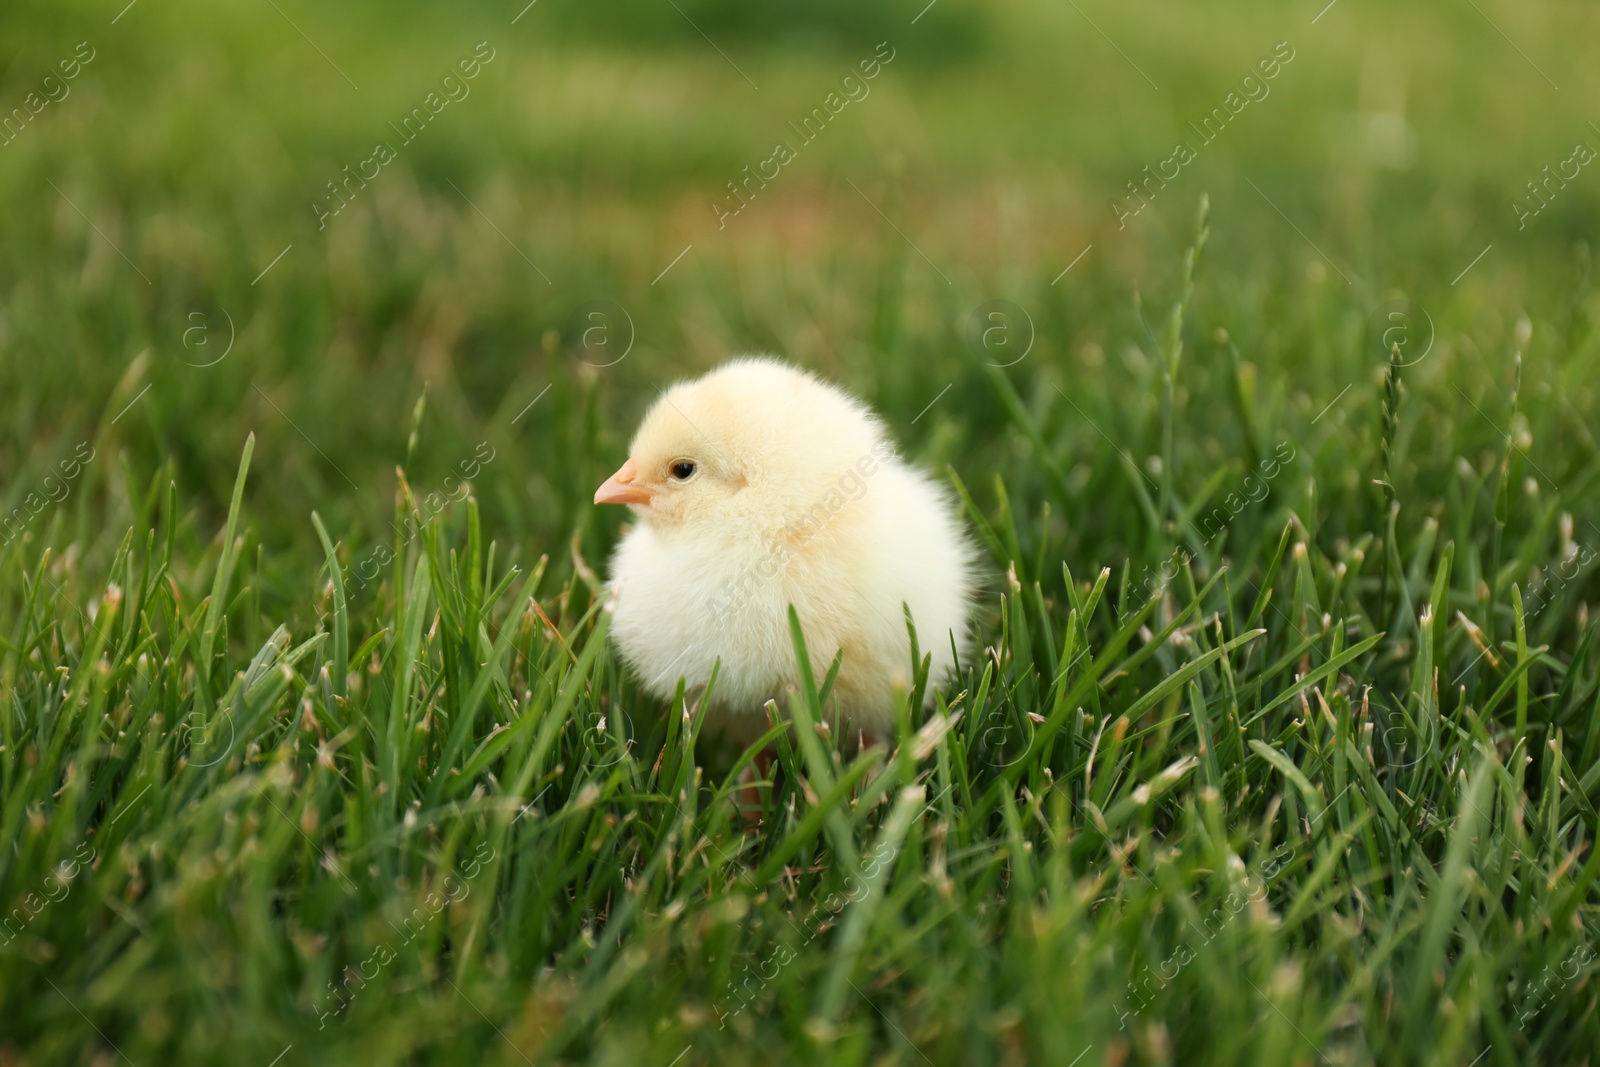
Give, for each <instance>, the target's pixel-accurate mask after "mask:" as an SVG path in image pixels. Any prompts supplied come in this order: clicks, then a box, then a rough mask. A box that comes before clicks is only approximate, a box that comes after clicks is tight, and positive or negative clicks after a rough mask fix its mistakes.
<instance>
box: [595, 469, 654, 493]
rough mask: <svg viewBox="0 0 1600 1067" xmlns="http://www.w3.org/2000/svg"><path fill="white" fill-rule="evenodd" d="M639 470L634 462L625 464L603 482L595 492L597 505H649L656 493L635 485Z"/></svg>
mask: <svg viewBox="0 0 1600 1067" xmlns="http://www.w3.org/2000/svg"><path fill="white" fill-rule="evenodd" d="M638 473H639V469H638V468H637V467H635V466H634V465H633V460H631V459H630V460H628V462H626V463H624V464H623V465H622V467H621V469H619V470H618V471H617V473H615V474H613V475H612V476H611V477H609V478H607V479H606V480H605V482H603V483H602V484H601V486H600V488H598V489H596V490H595V491H594V502H595V503H596V504H649V503H650V499H651V498H652V497H653V496H655V493H653V492H651V491H650V490H649V489H645V488H643V487H641V486H637V485H634V484H633V480H634V478H635V477H637V476H638Z"/></svg>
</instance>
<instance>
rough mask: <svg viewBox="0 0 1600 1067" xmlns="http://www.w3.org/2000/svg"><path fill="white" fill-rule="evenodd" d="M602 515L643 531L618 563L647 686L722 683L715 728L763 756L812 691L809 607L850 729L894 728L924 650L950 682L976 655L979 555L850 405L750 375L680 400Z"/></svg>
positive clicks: (793, 381) (620, 601) (625, 621)
mask: <svg viewBox="0 0 1600 1067" xmlns="http://www.w3.org/2000/svg"><path fill="white" fill-rule="evenodd" d="M594 499H595V503H597V504H626V505H628V506H629V507H630V508H632V509H633V512H634V514H635V515H637V516H638V518H639V519H640V520H641V521H640V522H639V524H638V525H636V526H634V527H633V529H632V530H630V531H629V532H628V534H627V535H626V536H625V537H624V538H623V540H622V543H621V544H620V545H619V546H618V547H617V551H616V555H615V556H614V557H613V559H612V561H611V597H612V603H613V610H614V615H613V619H612V624H611V633H612V635H613V636H614V637H615V639H616V641H617V644H618V646H619V647H620V649H621V651H622V655H623V657H624V659H626V661H627V662H628V664H629V665H630V666H631V667H632V668H633V670H634V671H635V672H636V673H637V675H638V677H639V679H640V680H641V681H642V682H643V684H644V687H645V688H646V689H647V690H648V691H650V692H651V693H653V694H655V695H656V696H659V697H662V698H670V697H671V695H672V693H673V692H674V690H675V689H676V687H677V682H678V679H679V678H680V677H681V678H683V679H685V681H686V682H687V684H688V685H690V686H696V685H704V684H705V683H706V682H707V681H708V680H709V679H710V677H711V669H712V665H713V664H714V663H716V661H717V660H719V659H720V660H721V661H722V666H721V668H720V670H719V671H718V674H717V683H716V686H715V689H714V690H713V693H712V705H711V707H710V708H709V709H708V714H709V716H710V722H711V723H712V724H713V725H714V726H716V727H718V728H720V729H721V730H723V731H725V732H726V733H728V734H729V735H731V736H732V737H734V738H735V739H736V740H739V741H741V742H744V743H747V742H748V741H749V740H751V739H753V738H754V737H756V736H758V735H759V734H760V733H761V732H762V731H763V730H764V729H765V728H766V717H765V713H764V711H763V708H764V705H765V703H766V702H767V701H768V700H771V699H776V700H777V701H778V706H779V707H780V708H785V709H787V707H788V700H787V697H786V696H785V694H786V692H787V691H788V690H789V689H790V687H791V686H795V685H796V684H797V682H798V678H799V674H798V668H797V662H796V657H795V653H794V645H793V641H792V640H791V637H790V633H789V617H788V609H789V605H790V604H793V605H794V607H795V610H796V612H798V614H799V617H800V623H801V626H802V627H803V628H804V630H805V635H806V642H807V646H808V648H809V650H810V653H811V656H812V659H813V663H812V669H813V670H814V671H815V672H816V677H817V679H818V681H819V682H820V681H821V679H822V676H823V674H824V672H826V671H827V669H828V667H829V665H830V664H831V663H832V662H833V657H834V655H835V654H836V653H837V652H839V651H840V650H841V649H842V650H843V652H844V656H843V660H842V662H841V665H840V668H839V676H838V680H837V682H836V683H835V687H834V692H835V694H836V696H837V699H838V701H839V704H838V707H839V710H840V711H841V712H842V715H843V718H844V719H845V720H846V721H847V723H848V724H849V726H850V728H851V729H852V730H861V731H865V732H867V733H869V734H877V733H882V732H884V731H885V730H886V728H890V727H892V725H893V723H894V695H893V693H894V689H895V687H896V686H900V687H902V688H904V687H905V686H907V685H908V684H909V679H910V675H911V641H910V636H909V635H908V634H907V632H906V623H905V613H904V609H903V608H902V606H901V605H902V604H904V605H907V606H909V608H910V610H911V617H912V619H913V621H914V623H915V625H916V628H917V643H918V645H919V646H920V648H921V651H922V652H923V653H924V654H928V653H931V654H932V656H933V670H932V675H931V677H932V679H933V680H934V682H935V683H939V682H942V681H944V680H945V679H946V678H947V676H948V675H949V674H950V672H951V671H952V669H953V668H954V665H955V663H954V657H955V652H954V651H953V650H959V651H960V655H961V656H962V658H963V660H964V659H965V658H966V654H967V649H968V646H969V640H970V639H969V634H968V627H967V618H968V613H969V603H970V601H971V598H972V588H973V575H974V566H975V560H974V553H973V551H972V549H971V546H970V545H969V543H968V542H967V540H966V538H965V536H964V534H963V532H962V527H961V522H960V519H959V518H958V516H957V512H956V509H955V506H954V504H953V502H952V500H951V498H950V496H949V494H948V492H947V491H946V490H945V489H944V488H943V487H941V486H940V485H938V484H937V483H935V482H934V481H933V480H932V479H931V478H929V477H928V476H927V475H926V474H924V473H922V472H921V471H919V470H916V469H914V468H912V467H910V466H908V465H907V464H906V463H904V462H903V461H902V460H901V459H900V458H899V456H898V455H896V453H895V450H894V446H893V444H892V443H891V442H890V440H889V438H888V435H887V434H886V433H885V431H884V428H883V425H882V423H881V422H879V420H878V419H877V417H876V416H875V415H873V413H872V412H871V411H870V410H869V409H868V408H867V407H866V406H865V405H863V404H861V403H860V402H859V401H857V400H855V399H854V398H852V397H850V396H849V395H847V394H846V393H844V392H843V391H842V390H840V389H838V388H836V387H835V386H833V385H830V384H828V383H826V382H823V381H820V380H818V379H817V378H815V377H813V376H811V375H810V374H807V373H805V372H804V371H801V370H797V369H796V368H794V367H791V366H789V365H787V364H785V363H782V362H779V361H778V360H775V359H769V358H744V359H738V360H735V361H733V362H731V363H728V364H725V365H723V366H722V367H719V368H718V369H716V370H715V371H712V372H711V373H710V374H707V375H706V376H705V377H703V378H700V379H698V380H696V381H692V382H684V383H680V384H678V385H675V386H673V387H672V388H671V389H669V390H668V391H667V392H666V393H665V394H663V395H662V397H661V398H660V399H659V400H658V401H657V402H656V404H655V405H654V406H653V407H652V408H651V409H650V412H649V413H648V414H647V415H646V416H645V419H644V422H643V424H642V425H640V427H639V431H638V433H637V434H636V435H635V436H634V439H633V444H632V445H631V446H630V448H629V450H628V460H627V462H626V463H624V464H623V465H622V469H620V470H619V471H617V473H616V474H614V475H612V476H611V477H610V478H609V479H607V480H606V482H605V484H603V485H601V486H600V488H599V490H598V491H596V493H595V495H594Z"/></svg>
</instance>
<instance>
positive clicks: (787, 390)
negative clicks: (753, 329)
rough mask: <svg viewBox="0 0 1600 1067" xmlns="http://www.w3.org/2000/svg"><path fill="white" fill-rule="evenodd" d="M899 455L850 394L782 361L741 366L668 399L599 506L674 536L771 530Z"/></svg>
mask: <svg viewBox="0 0 1600 1067" xmlns="http://www.w3.org/2000/svg"><path fill="white" fill-rule="evenodd" d="M889 451H890V450H889V449H888V448H887V446H886V444H885V439H884V435H883V431H882V428H881V427H880V426H879V424H878V422H877V420H876V419H875V418H874V417H873V416H872V414H871V413H870V412H869V411H868V410H867V409H866V408H864V407H863V406H861V405H860V404H859V403H857V402H856V401H855V400H853V399H851V398H850V397H849V396H847V395H846V394H844V393H843V392H841V391H839V390H838V389H835V388H834V387H833V386H831V385H828V384H827V383H825V382H822V381H819V380H818V379H816V378H813V377H812V376H811V375H809V374H807V373H805V372H804V371H801V370H798V369H796V368H794V367H791V366H789V365H788V364H785V363H782V362H779V361H777V360H774V359H767V358H750V359H741V360H737V361H735V362H732V363H729V364H726V365H724V366H723V367H721V368H719V369H717V370H716V371H714V372H712V373H711V374H708V375H706V376H705V377H703V378H699V379H696V380H694V381H691V382H683V383H680V384H678V385H675V386H673V387H672V388H670V389H669V390H667V392H666V393H664V394H663V395H662V396H661V398H660V399H659V400H657V401H656V403H655V405H654V406H653V407H652V408H651V409H650V411H649V412H648V413H647V414H646V415H645V417H644V421H643V422H642V423H641V424H640V426H639V430H638V432H637V433H636V434H635V435H634V438H633V443H632V444H631V445H630V446H629V449H628V460H627V462H626V463H624V464H623V465H622V468H621V469H620V470H618V471H617V473H616V474H614V475H612V476H611V477H610V478H609V479H607V480H606V482H605V484H603V485H601V486H600V488H599V490H597V491H596V493H595V497H594V499H595V503H597V504H627V505H629V506H630V507H631V508H632V509H633V511H634V513H635V514H636V515H638V516H639V518H640V519H642V520H643V521H644V522H645V523H647V524H648V525H650V526H651V527H652V528H653V529H655V530H656V531H657V532H658V533H661V534H664V535H666V534H672V533H676V532H684V533H689V534H695V535H701V534H705V535H709V534H711V533H713V532H719V533H724V534H726V533H729V532H736V531H757V530H771V529H772V528H774V527H775V526H782V525H784V524H786V523H788V522H790V521H792V520H793V517H794V516H795V515H797V514H799V513H801V512H803V511H804V510H805V509H806V508H807V507H808V506H813V505H815V504H816V502H817V501H818V500H819V499H821V498H822V497H823V495H824V494H826V493H827V492H829V490H830V489H834V488H836V487H837V486H838V485H839V484H840V482H841V479H843V480H844V481H845V482H846V483H847V484H848V483H849V480H850V479H851V478H855V479H856V480H858V481H859V475H858V474H856V473H855V472H856V471H857V469H858V466H859V464H860V463H861V460H862V458H863V457H869V458H870V457H873V456H876V457H879V458H886V457H887V454H888V452H889ZM874 462H875V460H874Z"/></svg>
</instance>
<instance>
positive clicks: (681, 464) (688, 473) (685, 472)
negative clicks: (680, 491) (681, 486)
mask: <svg viewBox="0 0 1600 1067" xmlns="http://www.w3.org/2000/svg"><path fill="white" fill-rule="evenodd" d="M671 469H672V476H673V477H674V478H676V479H677V480H678V481H680V482H686V481H688V480H689V479H690V478H693V477H694V472H695V465H694V461H693V460H687V459H680V460H678V462H676V463H674V464H673V465H672V468H671Z"/></svg>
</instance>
